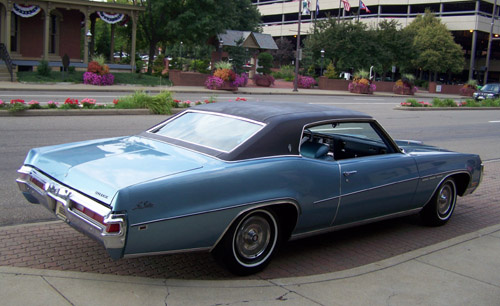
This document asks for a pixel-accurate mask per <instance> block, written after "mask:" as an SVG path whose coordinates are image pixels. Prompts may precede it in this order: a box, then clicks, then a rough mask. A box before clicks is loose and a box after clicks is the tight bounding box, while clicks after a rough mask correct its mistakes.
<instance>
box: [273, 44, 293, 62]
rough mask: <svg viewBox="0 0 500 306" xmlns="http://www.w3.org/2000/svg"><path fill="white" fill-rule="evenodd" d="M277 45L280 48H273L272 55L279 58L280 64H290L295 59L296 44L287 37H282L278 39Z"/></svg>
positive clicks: (276, 58)
mask: <svg viewBox="0 0 500 306" xmlns="http://www.w3.org/2000/svg"><path fill="white" fill-rule="evenodd" d="M276 46H278V50H271V55H272V56H273V57H274V59H275V60H277V62H278V65H279V66H281V65H283V63H287V64H289V63H290V62H291V61H292V60H293V59H294V55H293V51H294V46H293V44H292V42H291V41H290V40H289V39H287V38H284V37H281V38H278V39H277V40H276Z"/></svg>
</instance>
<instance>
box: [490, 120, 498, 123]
mask: <svg viewBox="0 0 500 306" xmlns="http://www.w3.org/2000/svg"><path fill="white" fill-rule="evenodd" d="M488 122H489V123H500V120H495V121H488Z"/></svg>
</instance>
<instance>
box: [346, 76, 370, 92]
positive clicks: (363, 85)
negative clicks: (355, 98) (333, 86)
mask: <svg viewBox="0 0 500 306" xmlns="http://www.w3.org/2000/svg"><path fill="white" fill-rule="evenodd" d="M348 89H349V91H350V92H352V93H358V94H373V92H374V91H375V90H376V89H377V87H376V86H375V84H372V83H371V82H370V81H369V80H368V79H359V80H353V81H352V82H351V83H349V86H348Z"/></svg>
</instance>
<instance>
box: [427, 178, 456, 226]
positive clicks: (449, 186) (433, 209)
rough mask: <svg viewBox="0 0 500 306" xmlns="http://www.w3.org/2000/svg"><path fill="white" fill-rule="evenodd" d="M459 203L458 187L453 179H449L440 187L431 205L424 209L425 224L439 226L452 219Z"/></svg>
mask: <svg viewBox="0 0 500 306" xmlns="http://www.w3.org/2000/svg"><path fill="white" fill-rule="evenodd" d="M456 202H457V187H456V185H455V181H454V180H453V178H448V179H446V180H445V181H444V182H442V183H441V185H439V187H438V189H437V190H436V192H435V193H434V195H433V196H432V199H431V200H430V202H429V203H427V205H426V206H425V207H424V208H423V209H422V212H421V216H422V219H423V221H424V222H425V223H427V224H429V225H432V226H438V225H443V224H445V223H446V222H448V220H450V218H451V214H452V213H453V210H454V209H455V203H456Z"/></svg>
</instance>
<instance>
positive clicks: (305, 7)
mask: <svg viewBox="0 0 500 306" xmlns="http://www.w3.org/2000/svg"><path fill="white" fill-rule="evenodd" d="M310 6H311V3H310V0H302V15H311V11H310V10H309V7H310Z"/></svg>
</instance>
